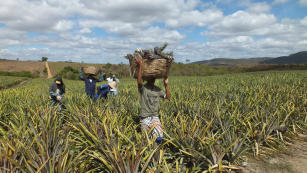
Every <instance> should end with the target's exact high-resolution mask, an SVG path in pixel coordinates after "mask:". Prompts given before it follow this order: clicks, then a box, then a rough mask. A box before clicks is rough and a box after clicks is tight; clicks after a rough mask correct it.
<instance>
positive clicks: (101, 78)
mask: <svg viewBox="0 0 307 173" xmlns="http://www.w3.org/2000/svg"><path fill="white" fill-rule="evenodd" d="M106 79H107V77H106V74H102V75H101V76H100V79H98V80H97V81H98V82H101V81H104V80H106Z"/></svg>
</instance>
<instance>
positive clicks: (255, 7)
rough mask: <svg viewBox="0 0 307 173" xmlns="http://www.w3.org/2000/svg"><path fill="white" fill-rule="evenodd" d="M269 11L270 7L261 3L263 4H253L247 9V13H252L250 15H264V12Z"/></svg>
mask: <svg viewBox="0 0 307 173" xmlns="http://www.w3.org/2000/svg"><path fill="white" fill-rule="evenodd" d="M270 10H271V7H270V5H269V4H267V3H265V2H263V3H254V4H251V5H250V6H249V7H248V8H247V11H248V12H252V13H265V12H269V11H270Z"/></svg>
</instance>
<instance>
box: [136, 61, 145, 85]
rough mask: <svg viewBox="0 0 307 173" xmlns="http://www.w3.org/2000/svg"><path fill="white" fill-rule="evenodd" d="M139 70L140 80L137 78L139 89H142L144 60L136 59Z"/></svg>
mask: <svg viewBox="0 0 307 173" xmlns="http://www.w3.org/2000/svg"><path fill="white" fill-rule="evenodd" d="M135 60H136V62H137V64H138V66H139V68H138V72H137V73H138V78H137V83H138V88H142V87H143V81H142V70H143V63H142V58H141V57H138V58H135Z"/></svg>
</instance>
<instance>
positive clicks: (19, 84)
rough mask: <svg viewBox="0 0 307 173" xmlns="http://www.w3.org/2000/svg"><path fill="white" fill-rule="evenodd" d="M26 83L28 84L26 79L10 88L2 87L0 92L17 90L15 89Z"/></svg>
mask: <svg viewBox="0 0 307 173" xmlns="http://www.w3.org/2000/svg"><path fill="white" fill-rule="evenodd" d="M26 82H28V79H25V80H23V81H21V82H19V83H17V84H15V85H12V86H9V87H4V88H0V90H6V89H12V88H17V87H20V86H22V85H24V84H25V83H26Z"/></svg>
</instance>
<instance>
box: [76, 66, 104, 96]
mask: <svg viewBox="0 0 307 173" xmlns="http://www.w3.org/2000/svg"><path fill="white" fill-rule="evenodd" d="M82 73H83V68H81V69H80V72H79V78H80V79H81V80H83V81H84V83H85V93H86V94H87V95H88V96H90V97H91V98H94V97H95V89H96V83H97V82H101V81H103V80H105V78H106V75H105V74H102V75H101V77H100V78H99V79H96V78H95V76H94V75H92V74H89V75H88V76H87V78H85V77H84V76H83V75H82Z"/></svg>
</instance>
